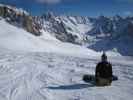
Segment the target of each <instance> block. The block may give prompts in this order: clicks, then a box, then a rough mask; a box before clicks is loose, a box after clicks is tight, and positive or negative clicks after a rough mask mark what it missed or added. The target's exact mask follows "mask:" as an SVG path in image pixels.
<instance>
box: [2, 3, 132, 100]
mask: <svg viewBox="0 0 133 100" xmlns="http://www.w3.org/2000/svg"><path fill="white" fill-rule="evenodd" d="M132 24H133V18H132V17H129V18H121V17H120V16H115V17H113V18H107V17H104V16H101V17H99V18H89V17H79V16H64V15H63V16H56V15H54V14H52V13H49V14H44V15H43V16H34V17H33V16H31V15H30V14H29V13H27V12H26V11H24V10H22V9H17V8H15V7H11V6H6V5H0V100H132V98H133V92H132V90H133V46H132V42H133V28H132V27H133V26H132ZM68 42H69V43H68ZM77 44H78V45H77ZM86 47H88V48H86ZM101 51H107V55H108V60H109V61H110V63H112V65H113V74H114V75H116V76H118V78H119V79H118V80H117V81H114V82H112V85H111V86H107V87H96V86H95V85H94V84H91V83H84V82H83V81H82V77H83V75H84V74H94V73H95V67H96V64H97V63H98V62H99V61H100V56H101ZM112 51H113V52H112ZM122 55H124V56H122ZM127 55H128V57H125V56H127Z"/></svg>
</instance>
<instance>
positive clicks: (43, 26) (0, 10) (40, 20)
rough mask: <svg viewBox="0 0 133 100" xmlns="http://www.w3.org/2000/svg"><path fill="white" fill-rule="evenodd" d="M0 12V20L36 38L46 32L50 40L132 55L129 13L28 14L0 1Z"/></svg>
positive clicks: (131, 28) (131, 25)
mask: <svg viewBox="0 0 133 100" xmlns="http://www.w3.org/2000/svg"><path fill="white" fill-rule="evenodd" d="M0 16H1V20H2V21H3V20H5V21H6V22H7V23H9V24H11V25H13V26H15V27H17V28H21V29H22V30H23V29H24V30H26V31H27V34H29V33H31V34H33V35H35V36H38V37H36V38H37V39H38V38H40V37H44V36H45V35H46V37H45V38H47V36H49V37H50V38H51V37H52V39H53V38H54V40H58V41H61V42H69V43H73V44H78V45H81V46H85V47H87V48H90V49H93V50H95V51H97V52H101V51H113V52H118V53H120V54H121V55H125V56H127V55H129V56H130V55H133V53H132V51H133V46H132V44H131V43H132V42H133V17H126V18H123V17H120V16H118V15H117V16H114V17H105V16H99V17H97V18H90V17H83V16H66V15H56V14H54V13H52V12H49V13H46V14H43V15H42V16H31V15H30V14H29V13H28V12H26V11H24V10H22V9H18V8H16V7H12V6H7V5H2V4H1V5H0ZM2 23H3V22H2ZM1 26H3V25H2V24H1ZM1 28H3V27H1ZM16 30H17V29H16ZM28 32H29V33H28ZM15 33H17V32H15ZM127 43H128V44H127ZM124 47H126V48H124Z"/></svg>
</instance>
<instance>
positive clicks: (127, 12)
mask: <svg viewBox="0 0 133 100" xmlns="http://www.w3.org/2000/svg"><path fill="white" fill-rule="evenodd" d="M123 14H124V15H125V16H131V15H133V13H132V12H131V11H125V12H124V13H123Z"/></svg>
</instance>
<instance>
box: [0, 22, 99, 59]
mask: <svg viewBox="0 0 133 100" xmlns="http://www.w3.org/2000/svg"><path fill="white" fill-rule="evenodd" d="M0 30H1V31H0V47H1V48H5V49H9V50H12V51H22V52H23V51H25V52H54V53H60V54H65V55H73V56H88V55H92V54H93V55H97V54H98V53H96V52H94V51H93V50H89V49H87V48H85V47H81V46H78V45H73V44H70V43H62V42H60V41H59V40H57V39H56V38H55V37H53V36H52V35H50V33H49V34H48V33H47V32H43V35H42V36H40V37H36V36H34V35H32V34H31V33H28V32H26V31H25V30H23V29H19V28H17V27H15V26H12V25H10V24H8V23H7V22H5V21H4V20H0ZM99 54H100V53H99Z"/></svg>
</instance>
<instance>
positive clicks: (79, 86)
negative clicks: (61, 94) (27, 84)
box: [47, 84, 94, 90]
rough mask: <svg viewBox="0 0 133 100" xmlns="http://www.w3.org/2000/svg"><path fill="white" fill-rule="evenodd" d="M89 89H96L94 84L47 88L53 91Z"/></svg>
mask: <svg viewBox="0 0 133 100" xmlns="http://www.w3.org/2000/svg"><path fill="white" fill-rule="evenodd" d="M88 87H94V85H93V84H72V85H61V86H57V87H47V88H48V89H52V90H76V89H84V88H88Z"/></svg>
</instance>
